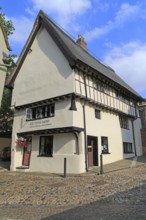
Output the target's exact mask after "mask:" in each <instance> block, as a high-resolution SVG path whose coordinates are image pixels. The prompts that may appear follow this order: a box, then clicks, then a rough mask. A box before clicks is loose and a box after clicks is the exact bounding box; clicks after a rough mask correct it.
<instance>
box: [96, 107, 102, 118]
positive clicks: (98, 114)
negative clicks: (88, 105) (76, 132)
mask: <svg viewBox="0 0 146 220" xmlns="http://www.w3.org/2000/svg"><path fill="white" fill-rule="evenodd" d="M95 118H96V119H101V110H99V109H97V108H95Z"/></svg>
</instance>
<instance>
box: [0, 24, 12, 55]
mask: <svg viewBox="0 0 146 220" xmlns="http://www.w3.org/2000/svg"><path fill="white" fill-rule="evenodd" d="M0 27H1V30H2V33H3V36H4V40H5V43H6V46H7V49H8V50H9V51H11V47H10V45H9V42H8V37H7V35H6V33H5V31H4V28H3V26H2V25H1V24H0Z"/></svg>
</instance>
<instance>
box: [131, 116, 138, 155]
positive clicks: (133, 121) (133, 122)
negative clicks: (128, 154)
mask: <svg viewBox="0 0 146 220" xmlns="http://www.w3.org/2000/svg"><path fill="white" fill-rule="evenodd" d="M135 120H136V119H135ZM132 132H133V144H134V152H135V156H137V152H136V143H135V132H134V120H132Z"/></svg>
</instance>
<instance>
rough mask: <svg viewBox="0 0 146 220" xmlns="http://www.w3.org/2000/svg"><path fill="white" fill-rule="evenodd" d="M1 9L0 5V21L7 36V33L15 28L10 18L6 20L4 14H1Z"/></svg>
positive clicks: (10, 32) (9, 33) (11, 32)
mask: <svg viewBox="0 0 146 220" xmlns="http://www.w3.org/2000/svg"><path fill="white" fill-rule="evenodd" d="M1 10H2V7H1V6H0V23H1V25H2V26H3V29H4V31H5V34H6V36H7V37H8V36H9V35H11V34H13V31H14V30H15V28H14V26H13V23H12V21H11V20H6V18H5V14H3V13H2V12H1Z"/></svg>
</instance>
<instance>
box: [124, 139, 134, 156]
mask: <svg viewBox="0 0 146 220" xmlns="http://www.w3.org/2000/svg"><path fill="white" fill-rule="evenodd" d="M123 150H124V154H125V153H133V147H132V143H128V142H123Z"/></svg>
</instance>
